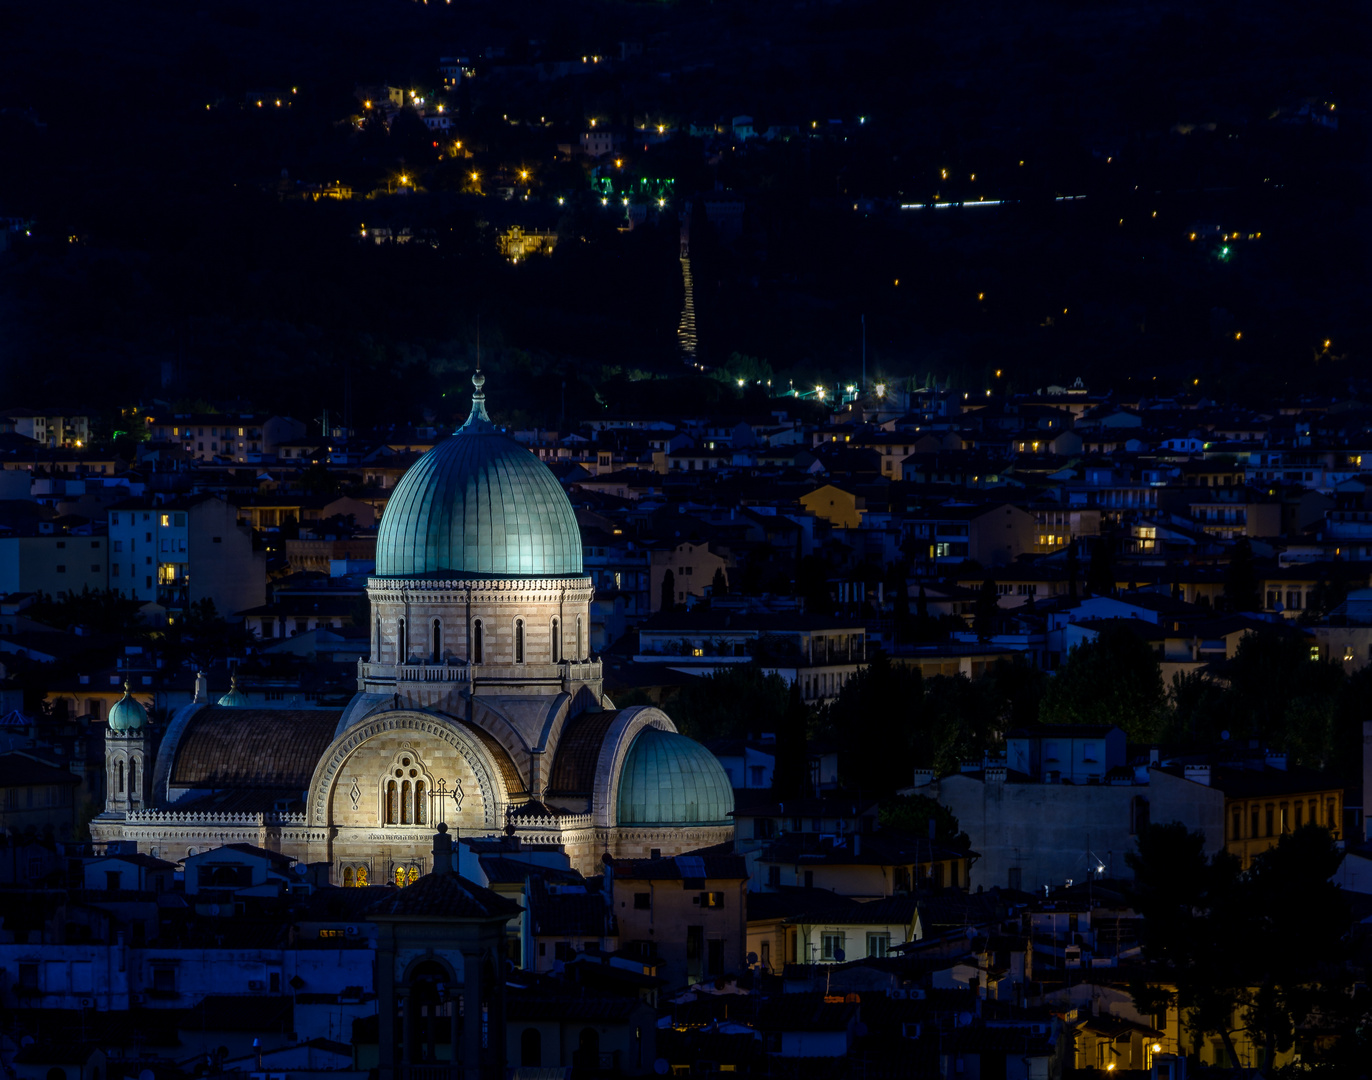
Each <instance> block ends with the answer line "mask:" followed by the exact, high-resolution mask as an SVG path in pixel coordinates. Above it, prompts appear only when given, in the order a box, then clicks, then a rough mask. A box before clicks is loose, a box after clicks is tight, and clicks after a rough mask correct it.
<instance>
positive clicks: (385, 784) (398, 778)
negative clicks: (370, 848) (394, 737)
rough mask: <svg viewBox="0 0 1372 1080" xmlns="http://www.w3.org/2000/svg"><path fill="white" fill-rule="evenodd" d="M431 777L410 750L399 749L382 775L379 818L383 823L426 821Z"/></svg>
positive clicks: (425, 822)
mask: <svg viewBox="0 0 1372 1080" xmlns="http://www.w3.org/2000/svg"><path fill="white" fill-rule="evenodd" d="M432 790H433V781H432V778H431V777H430V776H429V774H428V771H427V770H426V769H425V767H424V763H423V762H421V761H420V760H419V755H417V754H416V753H415V752H414V751H413V750H408V749H406V750H401V751H400V753H398V754H397V755H396V756H395V759H394V760H393V761H392V762H391V763H390V765H389V766H388V767H387V769H386V774H385V776H383V777H382V779H381V821H382V823H383V824H386V825H427V824H428V823H429V817H430V814H429V793H430V792H431V791H432Z"/></svg>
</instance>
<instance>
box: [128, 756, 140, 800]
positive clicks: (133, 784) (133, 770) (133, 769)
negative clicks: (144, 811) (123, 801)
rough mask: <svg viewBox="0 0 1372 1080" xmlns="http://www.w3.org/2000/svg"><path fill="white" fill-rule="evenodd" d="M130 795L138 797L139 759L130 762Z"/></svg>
mask: <svg viewBox="0 0 1372 1080" xmlns="http://www.w3.org/2000/svg"><path fill="white" fill-rule="evenodd" d="M129 794H130V795H133V796H137V795H138V759H137V758H134V759H133V760H131V761H130V762H129Z"/></svg>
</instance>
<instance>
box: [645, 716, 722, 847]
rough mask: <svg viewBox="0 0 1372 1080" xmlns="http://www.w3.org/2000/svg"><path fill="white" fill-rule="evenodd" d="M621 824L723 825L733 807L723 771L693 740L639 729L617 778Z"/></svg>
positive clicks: (712, 755) (658, 731) (647, 729)
mask: <svg viewBox="0 0 1372 1080" xmlns="http://www.w3.org/2000/svg"><path fill="white" fill-rule="evenodd" d="M618 806H619V823H620V824H621V825H728V824H729V823H730V821H731V819H730V817H729V815H730V814H731V813H732V812H733V809H734V791H733V788H732V787H731V786H730V785H729V774H728V773H726V772H725V771H724V766H723V765H721V764H720V763H719V759H718V758H716V757H715V756H714V754H712V753H710V751H708V750H706V749H705V747H703V746H701V745H700V743H698V742H696V741H695V740H694V739H688V738H687V737H686V736H685V735H679V734H677V733H676V732H674V731H663V730H662V729H660V728H653V727H648V728H644V729H643V730H642V731H640V732H639V733H638V735H636V736H635V737H634V741H633V744H632V745H631V746H630V747H629V753H628V755H627V756H626V757H625V758H624V768H623V770H622V771H621V773H620V777H619V800H618Z"/></svg>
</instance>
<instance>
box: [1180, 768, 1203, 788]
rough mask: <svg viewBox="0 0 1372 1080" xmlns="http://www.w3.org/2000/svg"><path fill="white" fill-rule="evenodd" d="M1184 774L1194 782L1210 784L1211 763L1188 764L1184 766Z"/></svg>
mask: <svg viewBox="0 0 1372 1080" xmlns="http://www.w3.org/2000/svg"><path fill="white" fill-rule="evenodd" d="M1183 774H1184V775H1185V777H1186V779H1188V780H1190V781H1191V782H1192V783H1194V784H1204V785H1205V786H1206V787H1209V786H1210V766H1209V765H1186V766H1183Z"/></svg>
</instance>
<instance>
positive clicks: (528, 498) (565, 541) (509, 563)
mask: <svg viewBox="0 0 1372 1080" xmlns="http://www.w3.org/2000/svg"><path fill="white" fill-rule="evenodd" d="M472 383H473V385H474V386H475V387H476V392H475V393H474V394H473V395H472V412H471V415H470V416H469V417H468V418H467V422H466V423H465V424H463V425H462V427H461V428H459V429H458V430H457V431H456V432H455V433H454V434H453V435H452V436H450V437H449V438H447V439H445V440H444V441H443V442H441V443H439V444H438V445H437V446H435V447H434V448H433V449H432V450H430V451H429V452H428V453H427V454H425V455H424V456H423V457H421V458H420V459H419V460H418V461H417V462H415V464H414V465H413V466H411V467H410V469H409V471H408V472H406V473H405V475H404V476H402V477H401V478H400V483H398V484H397V485H396V487H395V492H394V493H393V494H392V495H391V497H390V499H389V500H387V503H386V510H385V513H384V514H383V515H382V518H381V525H380V528H379V529H378V530H377V538H376V576H377V577H436V578H448V577H451V578H487V577H495V578H505V577H580V576H581V575H582V563H581V531H580V529H579V528H578V526H577V522H576V514H575V513H574V512H573V510H572V503H571V500H570V499H568V498H567V494H566V492H564V491H563V490H562V486H561V485H560V484H559V483H558V482H557V478H556V477H555V476H553V474H552V472H551V471H550V470H549V469H548V467H547V466H546V465H544V464H543V462H541V461H539V460H538V458H537V457H535V456H534V455H533V454H532V453H530V452H529V451H528V450H527V449H526V448H525V447H523V446H520V445H519V444H518V443H517V442H515V441H514V440H513V439H511V438H509V437H508V436H507V435H505V434H503V433H502V432H500V431H499V430H498V429H497V428H496V426H495V425H494V424H492V423H491V421H490V418H489V417H488V416H487V415H486V395H485V393H484V392H483V390H482V387H483V384H484V383H485V376H484V375H482V374H481V372H480V371H479V370H478V371H477V373H476V374H475V375H474V376H473V377H472Z"/></svg>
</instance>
